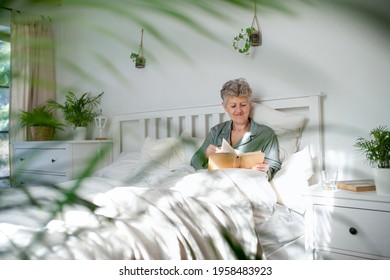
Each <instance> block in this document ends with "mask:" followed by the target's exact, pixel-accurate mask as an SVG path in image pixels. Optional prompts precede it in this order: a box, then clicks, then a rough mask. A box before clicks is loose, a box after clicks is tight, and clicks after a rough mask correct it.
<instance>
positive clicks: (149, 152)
mask: <svg viewBox="0 0 390 280" xmlns="http://www.w3.org/2000/svg"><path fill="white" fill-rule="evenodd" d="M181 149H182V147H181V145H180V140H179V139H178V138H174V137H168V138H163V139H153V138H151V137H146V138H145V140H144V144H143V146H142V149H141V162H142V163H143V164H145V163H147V162H149V161H152V162H153V163H158V164H160V165H162V166H164V167H166V168H169V169H173V168H176V167H178V166H182V165H184V164H185V159H184V157H183V153H182V151H181Z"/></svg>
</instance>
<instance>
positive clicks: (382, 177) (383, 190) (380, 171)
mask: <svg viewBox="0 0 390 280" xmlns="http://www.w3.org/2000/svg"><path fill="white" fill-rule="evenodd" d="M372 173H373V175H374V181H375V188H376V192H377V194H379V195H388V196H390V168H373V169H372Z"/></svg>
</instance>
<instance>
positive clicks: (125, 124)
mask: <svg viewBox="0 0 390 280" xmlns="http://www.w3.org/2000/svg"><path fill="white" fill-rule="evenodd" d="M255 103H262V104H265V105H268V106H269V107H272V108H274V109H277V110H280V111H287V112H292V113H298V114H303V115H304V116H305V118H306V119H307V122H306V124H305V127H304V130H303V133H302V140H301V144H300V147H303V146H305V145H308V144H310V147H311V150H312V153H314V154H315V156H316V157H317V161H318V162H317V165H318V166H317V168H321V167H322V166H323V135H322V95H314V96H300V97H289V98H275V99H267V100H260V101H255ZM254 109H255V106H254ZM224 120H227V116H226V115H225V112H224V110H223V107H222V106H221V104H218V105H211V106H201V107H187V108H177V109H166V110H158V111H149V112H134V113H127V114H118V115H115V116H114V117H113V138H114V139H113V140H114V159H115V158H116V157H117V156H118V155H119V154H120V153H121V152H132V151H140V149H141V147H142V144H143V141H144V139H145V137H147V136H149V137H153V138H156V139H160V138H165V137H177V136H179V135H180V134H181V133H182V132H183V131H187V132H191V133H192V136H194V137H201V138H204V137H205V136H206V135H207V133H208V132H209V130H210V128H211V127H212V126H214V125H215V124H217V123H220V122H222V121H224Z"/></svg>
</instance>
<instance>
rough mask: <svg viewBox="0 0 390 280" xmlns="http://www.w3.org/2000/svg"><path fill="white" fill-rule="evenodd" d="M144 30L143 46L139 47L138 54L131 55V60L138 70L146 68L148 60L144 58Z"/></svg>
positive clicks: (142, 36) (142, 33)
mask: <svg viewBox="0 0 390 280" xmlns="http://www.w3.org/2000/svg"><path fill="white" fill-rule="evenodd" d="M143 41H144V29H142V31H141V44H140V46H139V50H138V53H131V55H130V59H132V60H133V61H134V63H135V67H136V68H144V67H145V64H146V58H145V57H144V47H143Z"/></svg>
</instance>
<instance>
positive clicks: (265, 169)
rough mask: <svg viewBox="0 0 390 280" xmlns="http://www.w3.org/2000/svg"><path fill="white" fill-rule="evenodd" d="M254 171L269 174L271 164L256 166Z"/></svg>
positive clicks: (265, 163)
mask: <svg viewBox="0 0 390 280" xmlns="http://www.w3.org/2000/svg"><path fill="white" fill-rule="evenodd" d="M252 169H253V170H257V171H262V172H265V173H267V172H268V170H269V164H268V162H266V161H264V163H258V164H256V165H255V166H253V167H252Z"/></svg>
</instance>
